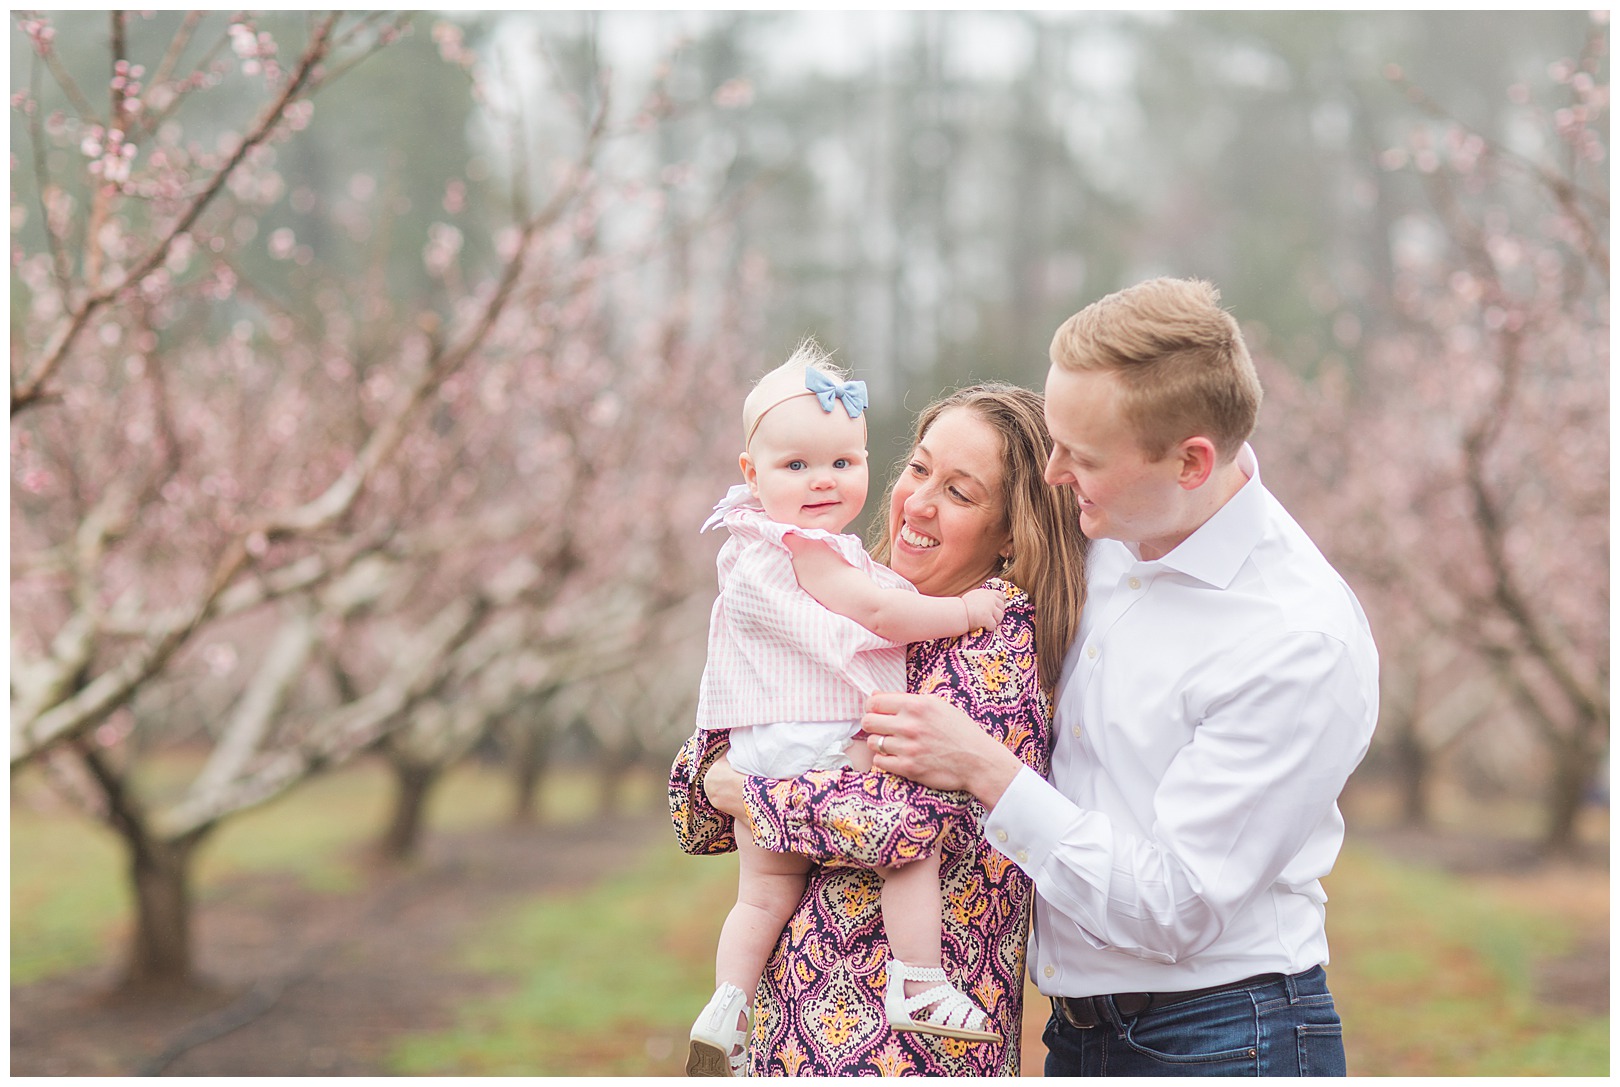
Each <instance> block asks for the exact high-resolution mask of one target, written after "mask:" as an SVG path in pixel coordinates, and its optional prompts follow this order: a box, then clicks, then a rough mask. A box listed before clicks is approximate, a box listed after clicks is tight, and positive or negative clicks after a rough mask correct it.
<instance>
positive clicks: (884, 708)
mask: <svg viewBox="0 0 1620 1087" xmlns="http://www.w3.org/2000/svg"><path fill="white" fill-rule="evenodd" d="M861 728H863V729H865V730H866V731H867V732H868V733H869V734H870V735H868V736H867V739H866V742H867V745H868V746H869V747H871V749H872V768H873V769H875V770H886V771H888V772H889V773H891V774H899V775H900V776H901V777H904V778H910V779H911V780H912V781H915V782H918V783H919V784H922V785H926V786H928V787H929V788H931V789H961V790H964V791H966V792H969V793H972V794H973V795H974V796H975V797H977V798H978V800H979V802H980V803H981V804H983V805H984V806H985V807H987V808H993V807H995V806H996V802H997V801H998V800H1000V799H1001V794H1002V793H1004V792H1006V790H1007V786H1008V785H1010V784H1012V780H1013V778H1015V777H1017V776H1018V771H1019V770H1021V769H1023V766H1024V764H1023V763H1022V762H1020V761H1018V756H1016V755H1014V754H1013V753H1012V752H1011V751H1008V750H1007V748H1006V747H1005V746H1004V745H1003V744H1001V743H1000V742H999V741H998V740H996V739H995V738H994V737H992V736H991V735H989V734H988V733H987V732H985V731H984V729H982V728H980V727H979V726H978V724H977V723H976V722H974V720H973V719H972V718H971V717H969V716H968V715H967V714H965V713H963V712H962V711H961V710H959V709H957V708H956V707H955V706H953V705H951V704H950V703H949V702H946V701H945V700H944V699H942V698H935V697H934V696H933V695H917V694H901V693H898V692H892V691H881V692H879V693H877V694H874V695H872V697H870V698H868V699H867V700H866V716H864V717H862V718H861Z"/></svg>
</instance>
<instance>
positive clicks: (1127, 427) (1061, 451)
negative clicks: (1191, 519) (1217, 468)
mask: <svg viewBox="0 0 1620 1087" xmlns="http://www.w3.org/2000/svg"><path fill="white" fill-rule="evenodd" d="M1046 426H1047V429H1048V430H1049V431H1051V434H1052V455H1051V458H1050V459H1049V460H1048V461H1047V464H1046V481H1047V482H1048V483H1050V484H1052V485H1053V486H1055V487H1068V488H1069V489H1070V490H1072V491H1073V492H1074V493H1075V496H1076V497H1077V498H1078V499H1079V500H1080V530H1081V531H1082V532H1084V533H1085V534H1086V535H1087V536H1089V537H1091V538H1092V539H1094V540H1095V539H1110V540H1120V541H1122V542H1125V543H1135V544H1138V545H1139V546H1140V550H1141V555H1142V557H1143V558H1144V559H1156V558H1160V557H1162V556H1163V555H1164V554H1166V553H1167V552H1169V551H1170V550H1171V549H1172V548H1174V547H1175V546H1176V545H1177V544H1179V543H1180V542H1181V541H1182V540H1184V539H1186V537H1187V535H1188V534H1189V533H1188V532H1187V531H1183V529H1182V521H1183V520H1184V519H1185V514H1184V512H1183V503H1182V499H1183V498H1184V496H1185V491H1184V490H1183V488H1182V487H1181V485H1180V483H1179V482H1178V478H1179V474H1180V465H1179V462H1178V459H1177V458H1176V457H1175V456H1173V455H1172V456H1166V457H1163V458H1161V459H1160V460H1157V461H1152V460H1149V459H1148V458H1147V456H1146V455H1145V454H1144V453H1143V451H1142V447H1141V445H1140V444H1139V443H1138V441H1137V438H1136V431H1135V429H1134V428H1133V427H1132V426H1131V424H1130V422H1129V421H1128V420H1127V419H1126V418H1125V414H1124V410H1123V409H1122V407H1121V405H1120V388H1119V381H1118V379H1117V378H1116V377H1114V375H1113V374H1110V373H1106V372H1102V371H1085V370H1065V369H1061V368H1060V367H1057V366H1053V367H1051V368H1050V369H1049V370H1048V371H1047V374H1046Z"/></svg>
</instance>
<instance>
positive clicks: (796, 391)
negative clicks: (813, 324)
mask: <svg viewBox="0 0 1620 1087" xmlns="http://www.w3.org/2000/svg"><path fill="white" fill-rule="evenodd" d="M806 369H815V370H820V371H821V372H822V373H824V374H826V375H827V376H828V377H830V378H832V379H833V380H835V381H844V380H846V379H847V378H848V377H849V371H847V370H845V369H844V368H843V367H841V366H835V365H834V364H833V361H832V356H831V355H829V354H828V353H827V352H826V351H825V350H823V349H822V346H821V345H820V344H818V343H817V342H816V341H815V338H814V337H812V336H806V337H805V338H804V339H803V340H801V341H800V342H799V346H798V347H797V348H796V349H795V350H794V352H793V354H791V355H789V356H788V360H787V361H786V362H784V363H783V364H782V365H780V366H778V367H777V368H776V369H774V370H772V371H771V372H770V373H768V374H766V375H765V376H764V377H762V378H760V379H759V381H758V382H757V383H756V384H755V385H754V388H753V390H752V391H750V392H749V394H748V396H747V397H746V398H745V399H744V400H743V448H744V449H747V448H748V443H749V442H751V441H753V440H754V431H755V430H758V429H759V421H760V420H761V419H763V418H764V417H765V413H766V412H768V411H770V410H771V409H772V408H774V407H776V406H777V405H778V404H781V403H783V402H785V401H788V400H791V399H793V398H794V397H796V396H812V395H814V394H813V393H811V392H810V390H809V389H807V388H805V384H804V372H805V370H806Z"/></svg>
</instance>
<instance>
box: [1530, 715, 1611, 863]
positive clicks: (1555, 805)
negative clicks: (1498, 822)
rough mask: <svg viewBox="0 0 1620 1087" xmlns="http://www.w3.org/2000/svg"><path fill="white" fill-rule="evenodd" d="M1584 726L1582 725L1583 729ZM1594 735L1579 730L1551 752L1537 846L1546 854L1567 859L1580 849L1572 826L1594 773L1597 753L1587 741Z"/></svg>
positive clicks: (1582, 805)
mask: <svg viewBox="0 0 1620 1087" xmlns="http://www.w3.org/2000/svg"><path fill="white" fill-rule="evenodd" d="M1585 724H1586V723H1585V722H1583V726H1584V725H1585ZM1597 734H1598V730H1596V729H1594V728H1585V727H1583V728H1582V729H1581V730H1580V731H1579V732H1577V734H1576V736H1575V737H1574V738H1573V739H1571V740H1569V741H1568V742H1566V743H1561V744H1558V745H1557V746H1556V747H1554V748H1553V759H1554V762H1553V769H1552V777H1551V778H1550V780H1549V782H1548V787H1547V797H1546V811H1545V816H1546V820H1547V822H1546V829H1545V831H1544V832H1543V833H1542V838H1541V844H1542V846H1543V848H1545V849H1546V850H1547V851H1548V852H1549V853H1555V854H1559V855H1563V856H1567V855H1569V854H1571V853H1574V852H1576V850H1577V849H1578V848H1579V846H1580V842H1579V841H1578V839H1577V835H1576V831H1577V827H1576V822H1577V820H1579V818H1580V814H1581V808H1582V807H1584V806H1585V803H1586V797H1587V791H1588V790H1589V789H1591V787H1592V783H1593V777H1594V775H1595V774H1596V772H1597V768H1598V758H1599V753H1598V751H1596V750H1595V747H1596V744H1595V742H1593V741H1592V740H1591V739H1589V738H1588V737H1591V736H1595V735H1597Z"/></svg>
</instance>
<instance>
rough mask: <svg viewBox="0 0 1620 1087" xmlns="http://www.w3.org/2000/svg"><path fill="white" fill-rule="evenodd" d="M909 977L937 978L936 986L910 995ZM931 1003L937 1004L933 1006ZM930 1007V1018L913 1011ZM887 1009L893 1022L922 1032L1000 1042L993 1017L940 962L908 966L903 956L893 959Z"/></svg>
mask: <svg viewBox="0 0 1620 1087" xmlns="http://www.w3.org/2000/svg"><path fill="white" fill-rule="evenodd" d="M908 981H937V982H939V983H940V984H938V985H936V986H934V987H933V988H932V989H928V990H925V991H924V992H920V993H918V994H917V995H916V996H911V997H908V996H906V982H908ZM930 1005H933V1007H931V1008H929V1006H930ZM924 1008H929V1011H928V1017H927V1018H926V1019H915V1018H913V1015H915V1013H917V1012H919V1011H921V1010H922V1009H924ZM883 1010H884V1012H885V1013H887V1014H888V1016H889V1026H890V1027H892V1028H894V1029H895V1030H911V1031H916V1032H917V1033H919V1034H937V1035H939V1036H941V1037H944V1038H960V1039H962V1040H963V1041H968V1042H999V1041H1001V1035H1000V1034H997V1033H996V1032H995V1031H993V1030H991V1029H989V1028H990V1018H989V1016H987V1015H985V1014H984V1011H983V1010H982V1009H981V1008H980V1007H979V1006H978V1005H977V1004H975V1003H974V1002H973V1001H972V1000H971V999H969V997H968V996H967V994H965V993H963V992H962V991H961V990H960V989H958V988H956V986H954V985H952V984H951V982H950V979H949V978H947V977H946V976H945V971H944V970H941V969H940V968H939V967H937V966H908V965H907V964H905V963H903V962H901V961H900V960H899V959H890V960H889V983H888V988H887V989H885V990H884V993H883Z"/></svg>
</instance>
